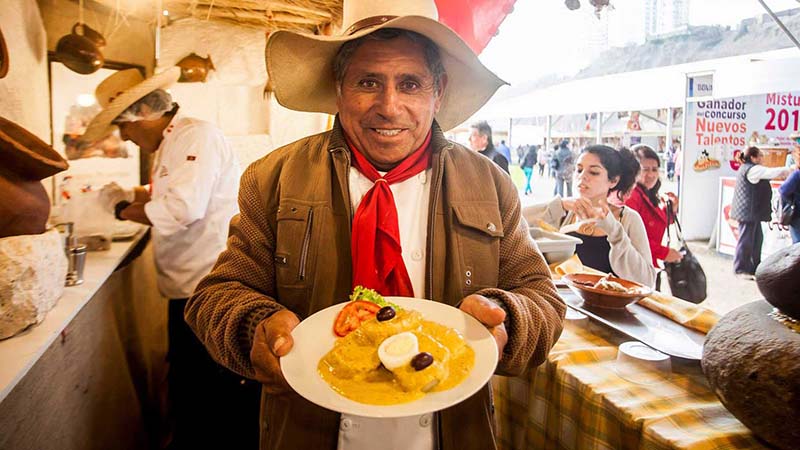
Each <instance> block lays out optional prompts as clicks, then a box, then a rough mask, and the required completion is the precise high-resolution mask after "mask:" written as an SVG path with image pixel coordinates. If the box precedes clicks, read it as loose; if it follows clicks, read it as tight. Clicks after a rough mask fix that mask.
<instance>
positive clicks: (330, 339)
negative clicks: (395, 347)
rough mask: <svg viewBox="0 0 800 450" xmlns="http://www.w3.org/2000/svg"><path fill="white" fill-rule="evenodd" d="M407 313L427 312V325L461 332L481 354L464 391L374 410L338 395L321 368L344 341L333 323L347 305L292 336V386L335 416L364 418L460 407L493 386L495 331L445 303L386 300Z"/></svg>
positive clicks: (284, 365) (287, 372)
mask: <svg viewBox="0 0 800 450" xmlns="http://www.w3.org/2000/svg"><path fill="white" fill-rule="evenodd" d="M386 300H388V301H391V302H393V303H396V304H397V305H399V306H400V307H402V308H406V309H413V310H416V311H419V312H420V313H422V316H423V317H424V318H425V320H430V321H432V322H437V323H440V324H442V325H445V326H448V327H450V328H453V329H455V330H456V331H458V332H459V333H461V335H462V336H463V337H464V340H465V341H466V342H467V344H469V346H470V347H472V349H473V350H475V366H474V367H473V368H472V372H470V374H469V375H468V376H467V378H466V379H465V380H464V381H462V382H461V384H459V385H458V386H456V387H454V388H452V389H449V390H446V391H442V392H431V393H429V394H427V395H426V396H425V397H423V398H421V399H419V400H415V401H412V402H408V403H401V404H399V405H368V404H365V403H359V402H356V401H353V400H350V399H348V398H345V397H343V396H342V395H340V394H339V393H337V392H336V391H334V390H333V389H332V388H331V387H330V386H329V385H328V383H326V382H325V380H323V379H322V377H320V375H319V373H318V372H317V364H318V363H319V360H320V359H322V357H323V356H324V355H325V354H326V353H328V352H329V351H330V349H331V348H333V344H334V342H335V341H336V339H338V338H337V337H336V335H335V334H333V321H334V319H335V318H336V315H337V314H339V311H340V310H341V309H342V308H343V307H344V305H345V303H340V304H337V305H333V306H331V307H329V308H325V309H323V310H322V311H319V312H317V313H316V314H314V315H312V316H311V317H309V318H307V319H306V320H304V321H302V322H300V325H298V326H297V328H295V329H294V331H293V332H292V337H293V338H294V347H293V348H292V350H291V351H290V352H289V354H288V355H286V356H284V357H283V358H281V370H282V371H283V375H284V377H286V381H288V382H289V386H291V387H292V389H294V390H295V391H296V392H297V393H298V394H300V395H301V396H303V397H304V398H306V399H307V400H308V401H310V402H312V403H315V404H317V405H319V406H322V407H323V408H327V409H330V410H333V411H337V412H341V413H346V414H351V415H355V416H362V417H406V416H415V415H420V414H425V413H429V412H434V411H439V410H442V409H445V408H447V407H449V406H452V405H455V404H457V403H460V402H461V401H463V400H465V399H467V398H469V397H470V396H471V395H472V394H474V393H476V392H477V391H478V390H479V389H480V388H482V387H483V386H484V385H485V384H486V383H488V382H489V378H491V376H492V374H493V373H494V370H495V367H496V366H497V344H495V340H494V337H492V335H491V333H489V330H488V329H487V328H486V327H485V326H484V325H483V324H481V323H480V322H478V321H477V320H476V319H475V318H473V317H472V316H470V315H468V314H465V313H463V312H461V310H459V309H456V308H453V307H452V306H449V305H446V304H444V303H438V302H433V301H430V300H421V299H416V298H407V297H386Z"/></svg>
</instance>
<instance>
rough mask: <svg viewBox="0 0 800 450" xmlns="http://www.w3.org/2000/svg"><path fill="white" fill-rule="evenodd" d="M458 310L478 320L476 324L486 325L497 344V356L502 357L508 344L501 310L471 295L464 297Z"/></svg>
mask: <svg viewBox="0 0 800 450" xmlns="http://www.w3.org/2000/svg"><path fill="white" fill-rule="evenodd" d="M458 309H460V310H462V311H464V312H465V313H467V314H469V315H470V316H472V317H474V318H476V319H478V322H480V323H482V324H484V325H486V328H488V329H489V331H490V332H491V333H492V336H494V340H495V342H497V354H498V356H499V357H500V358H502V357H503V349H505V347H506V343H507V342H508V333H507V332H506V325H505V323H504V322H505V320H506V312H505V311H503V308H501V307H499V306H497V303H495V302H493V301H491V300H489V299H488V298H486V297H484V296H482V295H477V294H472V295H468V296H466V297H464V300H461V306H459V307H458Z"/></svg>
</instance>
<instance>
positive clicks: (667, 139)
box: [664, 106, 672, 151]
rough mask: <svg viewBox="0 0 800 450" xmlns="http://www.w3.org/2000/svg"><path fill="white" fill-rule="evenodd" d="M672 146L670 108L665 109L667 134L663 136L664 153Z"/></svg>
mask: <svg viewBox="0 0 800 450" xmlns="http://www.w3.org/2000/svg"><path fill="white" fill-rule="evenodd" d="M670 145H672V107H671V106H670V107H669V108H667V132H666V134H665V135H664V151H667V150H669V146H670Z"/></svg>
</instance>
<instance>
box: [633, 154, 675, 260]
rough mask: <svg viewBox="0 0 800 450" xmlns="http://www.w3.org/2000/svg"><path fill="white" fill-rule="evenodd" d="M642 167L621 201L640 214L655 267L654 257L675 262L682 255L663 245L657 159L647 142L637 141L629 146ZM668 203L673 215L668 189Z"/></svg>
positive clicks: (664, 204)
mask: <svg viewBox="0 0 800 450" xmlns="http://www.w3.org/2000/svg"><path fill="white" fill-rule="evenodd" d="M631 150H632V151H633V154H634V155H635V156H636V159H637V160H638V161H639V165H640V166H641V167H642V170H641V171H640V172H639V176H637V177H636V187H634V188H633V193H632V194H631V196H630V197H629V198H628V199H627V200H626V201H625V205H626V206H627V207H629V208H631V209H633V210H634V211H636V212H638V213H639V215H640V216H641V217H642V222H643V223H644V228H645V230H646V231H647V239H648V241H649V242H650V253H652V254H653V267H658V262H657V261H658V260H662V261H664V262H678V261H680V260H681V259H683V255H682V254H681V252H679V251H678V250H675V249H674V248H670V247H668V246H666V245H663V244H662V243H661V242H662V241H663V240H664V232H665V231H666V230H667V227H668V226H669V223H668V222H671V220H670V221H668V219H667V217H668V216H669V215H668V214H667V208H668V207H670V206H668V204H667V202H662V201H661V199H660V197H659V195H658V191H659V189H660V188H661V177H660V168H661V159H660V158H659V157H658V154H657V153H656V152H655V150H653V149H652V148H651V147H650V146H648V145H644V144H639V145H635V146H633V148H631ZM667 197H669V200H670V202H669V204H671V208H672V211H671V214H672V216H673V217H674V215H675V214H677V213H678V197H676V196H675V194H673V193H672V192H667Z"/></svg>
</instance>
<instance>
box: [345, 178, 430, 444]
mask: <svg viewBox="0 0 800 450" xmlns="http://www.w3.org/2000/svg"><path fill="white" fill-rule="evenodd" d="M379 173H380V174H381V176H383V175H385V174H386V173H385V172H379ZM430 175H431V170H430V169H428V170H425V171H423V172H420V173H419V174H417V175H415V176H413V177H411V178H409V179H407V180H405V181H402V182H400V183H395V184H391V185H389V187H390V188H391V190H392V195H394V202H395V205H396V207H397V217H398V221H397V222H398V226H399V228H400V246H401V248H402V253H403V263H405V265H406V270H407V271H408V276H409V278H410V279H411V286H412V287H413V288H414V297H417V298H424V297H425V251H426V249H425V245H426V242H427V237H428V205H429V203H430V192H431V183H429V180H430ZM349 178H350V203H351V205H352V207H353V212H355V211H356V209H357V208H358V205H359V204H360V203H361V199H362V197H364V194H366V193H367V191H369V190H370V188H372V185H373V183H372V181H370V180H369V178H367V177H365V176H364V175H363V174H362V173H361V172H359V171H358V170H357V169H355V168H351V170H350V176H349ZM436 429H437V425H436V414H423V415H421V416H412V417H401V418H396V419H375V418H367V417H357V416H351V415H348V414H342V416H341V419H340V421H339V446H338V450H373V449H376V448H380V449H381V450H433V449H435V448H437V444H436V436H437V434H436Z"/></svg>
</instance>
